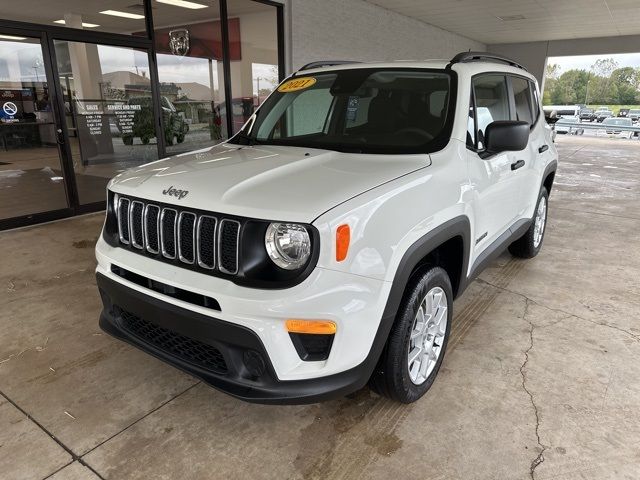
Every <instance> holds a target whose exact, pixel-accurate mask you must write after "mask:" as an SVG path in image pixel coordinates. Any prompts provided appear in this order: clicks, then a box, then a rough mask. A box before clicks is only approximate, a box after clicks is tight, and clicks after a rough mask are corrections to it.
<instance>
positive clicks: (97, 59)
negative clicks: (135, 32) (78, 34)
mask: <svg viewBox="0 0 640 480" xmlns="http://www.w3.org/2000/svg"><path fill="white" fill-rule="evenodd" d="M53 46H54V50H55V59H56V60H55V61H56V65H55V67H56V69H55V70H56V75H57V77H58V79H59V83H60V92H61V96H62V98H63V101H64V110H65V113H64V116H65V127H64V128H65V130H66V133H67V137H68V140H67V141H68V146H69V149H68V151H69V154H70V156H71V162H72V165H73V173H74V178H75V185H76V187H77V192H78V203H79V206H80V207H82V206H84V205H89V204H97V203H100V202H104V201H105V197H106V196H105V187H106V185H107V183H108V182H109V180H110V179H111V178H113V177H114V176H115V175H117V174H118V173H120V172H122V171H124V170H126V169H128V168H131V167H135V166H137V165H142V164H143V163H148V162H151V161H153V160H157V159H158V145H157V142H158V140H157V134H158V132H159V131H160V130H159V121H158V120H157V119H158V116H157V112H156V107H155V105H154V101H153V96H152V88H153V86H152V84H151V76H150V71H149V56H148V52H147V50H145V49H137V48H131V47H121V46H111V45H101V44H96V43H88V42H75V41H68V40H55V39H54V40H53ZM166 110H168V109H165V108H164V106H163V107H162V113H163V114H167V115H170V114H172V112H170V111H166Z"/></svg>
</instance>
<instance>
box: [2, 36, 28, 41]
mask: <svg viewBox="0 0 640 480" xmlns="http://www.w3.org/2000/svg"><path fill="white" fill-rule="evenodd" d="M0 38H3V39H5V40H26V39H27V37H14V36H13V35H0Z"/></svg>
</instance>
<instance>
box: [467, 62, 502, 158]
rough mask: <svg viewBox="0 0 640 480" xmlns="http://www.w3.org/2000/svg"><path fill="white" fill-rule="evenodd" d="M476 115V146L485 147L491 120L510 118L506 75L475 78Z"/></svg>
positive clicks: (480, 148)
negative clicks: (485, 136) (485, 137)
mask: <svg viewBox="0 0 640 480" xmlns="http://www.w3.org/2000/svg"><path fill="white" fill-rule="evenodd" d="M473 92H474V94H475V116H476V125H477V131H476V138H475V144H476V148H478V149H479V150H482V149H483V148H484V133H485V130H486V128H487V125H489V124H490V123H491V122H495V121H497V120H510V119H511V116H510V114H509V93H508V90H507V78H506V77H505V76H504V75H498V74H489V75H482V76H478V77H476V78H474V79H473Z"/></svg>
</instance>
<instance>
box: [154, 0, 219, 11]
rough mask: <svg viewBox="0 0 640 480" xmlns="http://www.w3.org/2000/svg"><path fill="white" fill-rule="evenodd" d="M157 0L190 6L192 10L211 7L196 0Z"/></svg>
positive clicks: (169, 3) (185, 6)
mask: <svg viewBox="0 0 640 480" xmlns="http://www.w3.org/2000/svg"><path fill="white" fill-rule="evenodd" d="M156 2H158V3H166V4H167V5H173V6H174V7H182V8H190V9H192V10H196V9H198V8H208V7H209V5H202V4H201V3H195V2H187V1H186V0H156Z"/></svg>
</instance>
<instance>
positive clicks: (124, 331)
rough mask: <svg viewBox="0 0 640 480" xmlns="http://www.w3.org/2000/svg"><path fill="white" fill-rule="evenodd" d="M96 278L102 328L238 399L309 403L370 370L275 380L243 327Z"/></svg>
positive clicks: (357, 384)
mask: <svg viewBox="0 0 640 480" xmlns="http://www.w3.org/2000/svg"><path fill="white" fill-rule="evenodd" d="M96 280H97V283H98V288H99V290H100V296H101V297H102V302H103V305H104V309H103V311H102V314H101V315H100V327H101V328H102V329H103V330H104V331H105V332H107V333H109V334H110V335H112V336H114V337H116V338H119V339H121V340H124V341H126V342H128V343H130V344H132V345H134V346H136V347H138V348H140V349H141V350H144V351H145V352H147V353H150V354H151V355H154V356H155V357H157V358H159V359H161V360H164V361H165V362H167V363H169V364H171V365H173V366H175V367H177V368H179V369H181V370H184V371H185V372H188V373H190V374H192V375H194V376H196V377H198V378H200V379H202V380H203V381H204V382H206V383H207V384H209V385H211V386H212V387H215V388H217V389H219V390H221V391H223V392H226V393H228V394H230V395H233V396H234V397H237V398H240V399H242V400H246V401H249V402H256V403H290V404H295V403H298V404H299V403H314V402H318V401H321V400H326V399H330V398H335V397H339V396H344V395H347V394H349V393H352V392H354V391H356V390H358V389H360V388H362V387H363V386H364V385H365V384H366V383H367V381H368V379H369V376H370V374H371V371H372V370H373V368H372V367H373V365H372V364H371V362H368V361H365V362H364V363H363V364H361V365H359V366H357V367H355V368H353V369H351V370H347V371H345V372H341V373H339V374H335V375H330V376H327V377H320V378H313V379H309V380H295V381H282V380H278V378H277V376H276V374H275V371H274V369H273V366H272V364H271V361H270V359H269V356H268V355H267V352H266V350H265V348H264V345H263V344H262V342H261V341H260V339H259V337H258V336H257V335H256V334H255V333H253V331H251V330H249V329H248V328H245V327H242V326H240V325H235V324H232V323H229V322H225V321H222V320H218V319H215V318H211V317H209V316H206V315H201V314H199V313H196V312H193V311H191V310H187V309H184V308H180V307H177V306H175V305H173V304H171V303H168V302H163V301H161V300H158V299H157V298H155V297H152V296H149V295H145V294H143V293H141V292H139V291H138V290H134V289H132V288H129V287H127V286H125V285H122V284H121V283H119V282H116V281H114V280H112V279H110V278H108V277H106V276H104V275H101V274H99V273H98V274H97V275H96ZM222 359H223V360H222Z"/></svg>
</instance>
